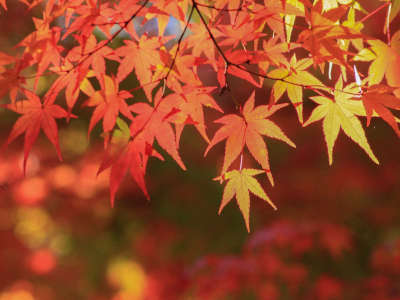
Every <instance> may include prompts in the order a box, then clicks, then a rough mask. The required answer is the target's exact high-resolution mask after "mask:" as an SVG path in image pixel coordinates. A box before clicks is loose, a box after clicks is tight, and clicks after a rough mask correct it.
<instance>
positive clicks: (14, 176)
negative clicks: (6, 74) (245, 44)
mask: <svg viewBox="0 0 400 300" xmlns="http://www.w3.org/2000/svg"><path fill="white" fill-rule="evenodd" d="M10 2H11V1H9V2H8V3H10ZM365 8H366V9H367V10H368V11H371V10H373V7H368V6H367V7H365ZM22 11H23V12H24V15H23V17H21V15H22V14H21V12H22ZM35 13H36V11H35V10H32V11H30V12H26V10H25V6H23V5H21V4H18V3H15V5H13V4H11V5H9V11H8V12H7V15H4V14H3V12H2V15H0V28H2V29H1V37H0V46H1V48H2V50H4V49H11V48H12V46H13V45H14V44H15V43H17V42H18V41H19V40H20V38H21V37H22V36H24V35H26V34H27V33H29V31H30V30H31V28H32V23H31V17H32V15H35ZM384 17H385V16H384V12H382V14H377V15H376V24H383V19H384ZM11 19H12V20H13V22H10V20H11ZM376 24H375V23H374V22H370V23H368V26H370V29H369V30H370V31H371V34H372V35H374V34H377V35H379V34H378V33H376V30H377V29H376V27H377V26H376ZM379 26H381V25H379ZM207 72H208V70H207V69H205V70H203V75H202V76H203V77H204V76H211V77H210V78H208V79H207V80H210V81H215V80H216V78H215V74H211V73H210V74H209V73H207ZM207 74H209V75H207ZM212 76H214V77H212ZM130 80H131V82H128V83H126V84H135V81H134V79H130ZM232 80H235V79H232ZM41 84H42V86H43V89H45V88H46V82H42V83H41ZM232 87H233V90H232V92H231V93H234V94H235V97H237V98H238V99H241V100H242V101H244V100H245V99H247V97H248V96H249V94H250V93H251V89H250V87H249V86H246V85H243V81H241V80H238V81H237V82H236V83H235V82H233V83H232ZM235 87H236V89H235ZM216 94H217V93H216ZM256 95H257V103H263V101H265V100H264V99H266V97H267V95H268V91H267V90H266V89H264V90H258V91H257V94H256ZM216 97H217V99H218V101H220V102H223V101H225V100H226V99H228V100H229V97H230V95H229V93H228V95H226V94H224V95H223V96H221V98H218V97H219V96H218V95H216ZM224 97H225V98H224ZM311 109H312V106H309V107H308V106H306V107H305V116H308V114H309V112H310V110H311ZM82 111H83V113H84V115H83V116H82V117H81V115H80V118H79V119H74V120H71V122H70V123H69V124H66V122H65V121H62V122H58V124H59V128H60V144H61V150H62V153H63V157H64V161H63V162H62V163H60V162H59V161H58V160H57V157H56V154H55V151H54V149H53V146H52V145H51V144H50V143H49V141H48V140H46V139H44V138H43V135H42V136H41V138H40V139H39V140H38V142H36V144H35V145H34V147H33V150H32V152H31V155H30V158H29V161H28V166H27V170H28V171H27V175H26V176H25V177H23V176H22V170H21V166H22V159H23V152H22V151H23V139H22V138H20V139H18V141H17V142H15V143H13V144H12V145H10V147H8V149H7V150H3V151H2V152H1V154H0V200H1V201H0V245H1V247H0V300H52V299H57V300H69V299H76V300H81V299H82V300H83V299H85V300H86V299H88V300H128V299H129V300H139V299H149V300H155V299H163V300H164V299H193V300H197V299H250V300H252V299H254V300H256V299H261V300H294V299H296V300H301V299H305V300H334V299H362V300H399V299H400V209H399V199H400V185H399V182H400V181H399V180H400V174H399V170H400V168H399V167H400V161H399V159H398V149H399V139H398V138H397V137H396V136H395V134H394V133H393V131H392V130H391V129H390V128H389V126H387V125H386V124H385V123H384V122H382V121H380V120H373V121H372V123H371V125H370V127H369V128H368V130H367V136H368V140H369V142H370V143H371V146H372V149H374V152H375V153H376V155H377V156H378V158H379V160H380V163H381V164H380V165H379V166H376V165H375V164H373V163H372V162H371V161H370V159H369V158H368V157H367V155H366V154H365V153H364V152H363V151H362V150H361V149H360V148H359V147H358V146H357V145H355V144H354V143H353V142H352V141H350V140H349V139H348V138H347V137H345V136H344V134H343V133H340V134H339V138H338V141H337V143H336V145H335V149H334V164H333V166H332V167H329V166H328V159H327V153H326V145H325V142H324V139H323V136H322V130H321V124H315V125H312V126H309V127H306V128H302V127H301V125H299V124H298V122H297V119H296V117H295V112H294V110H293V108H292V107H287V108H285V109H283V110H282V111H279V112H278V113H277V114H276V116H274V118H273V120H274V121H276V123H277V124H280V127H281V128H282V129H283V130H284V131H285V132H286V134H287V135H288V136H289V137H290V138H291V139H292V140H293V141H294V142H295V143H296V145H297V149H295V150H294V149H291V148H290V147H287V146H286V145H284V144H283V143H280V142H277V141H274V140H271V139H268V140H267V144H268V147H269V151H270V160H271V167H272V172H273V174H274V178H275V182H276V185H275V187H273V188H272V187H271V186H270V185H269V184H268V183H267V179H266V178H261V177H260V178H258V179H259V180H260V182H262V184H263V186H264V187H265V188H266V190H267V193H268V195H269V196H270V197H271V199H272V200H273V201H274V202H275V203H276V204H277V206H278V211H273V210H272V209H271V208H270V207H269V206H268V205H266V204H265V203H264V202H263V201H262V200H260V199H257V198H256V197H254V198H252V201H251V216H250V224H251V229H252V232H251V233H250V234H248V233H247V231H246V228H245V225H244V222H243V219H242V216H241V214H240V211H239V209H238V207H237V205H236V203H235V201H232V203H230V204H229V205H228V206H227V207H226V208H225V209H224V211H223V212H222V214H221V215H220V216H218V215H217V211H218V207H219V202H220V200H221V198H222V190H223V186H221V185H219V183H218V182H215V181H213V180H212V178H214V177H216V176H217V174H218V173H219V170H220V168H221V164H222V159H223V151H224V148H223V143H221V144H220V145H218V146H217V147H216V148H215V149H214V150H212V151H211V152H210V154H209V155H208V156H207V158H205V159H204V158H203V153H204V150H205V148H206V144H205V143H204V142H203V141H202V139H201V138H200V136H199V135H198V133H197V131H195V129H193V128H188V129H185V131H184V133H183V136H182V140H181V148H180V153H181V155H182V158H183V160H184V162H185V164H186V166H187V168H188V171H186V172H184V171H182V170H181V169H179V167H178V166H177V165H176V164H175V163H173V162H172V161H171V160H170V159H169V158H168V157H166V162H160V161H158V160H151V161H150V163H149V169H148V172H147V176H146V179H147V184H148V190H149V192H150V195H151V201H150V202H149V201H147V200H146V198H145V197H144V195H143V194H142V193H141V191H140V190H139V189H138V187H137V186H136V184H135V183H134V182H133V181H132V180H131V179H130V178H128V177H127V178H126V179H125V181H124V183H123V185H122V186H121V188H120V190H119V192H118V194H117V199H116V203H115V207H114V208H111V206H110V202H109V192H108V173H107V171H106V172H104V173H102V174H101V175H99V176H96V173H97V169H98V166H99V164H100V162H101V160H102V158H103V157H102V155H103V147H102V142H101V140H100V138H99V137H98V136H99V132H100V129H101V128H100V126H98V127H97V131H96V130H95V131H94V133H92V135H91V138H90V140H88V139H87V128H88V116H90V114H89V112H90V109H88V108H84V109H82ZM85 113H86V114H87V115H86V117H85ZM206 114H208V115H209V116H210V120H212V119H215V118H216V117H218V116H217V115H213V113H212V112H211V111H207V112H206ZM1 116H2V117H1V118H0V126H1V127H0V128H1V132H0V138H1V141H5V140H6V139H7V135H8V133H9V132H10V130H11V128H12V124H13V123H14V122H15V120H16V118H17V117H18V116H17V115H16V114H14V113H12V112H8V111H7V112H6V111H4V110H2V111H1ZM214 129H215V128H214V127H213V126H210V131H209V132H210V135H211V134H212V133H213V132H214V131H213V130H214ZM245 159H246V158H245Z"/></svg>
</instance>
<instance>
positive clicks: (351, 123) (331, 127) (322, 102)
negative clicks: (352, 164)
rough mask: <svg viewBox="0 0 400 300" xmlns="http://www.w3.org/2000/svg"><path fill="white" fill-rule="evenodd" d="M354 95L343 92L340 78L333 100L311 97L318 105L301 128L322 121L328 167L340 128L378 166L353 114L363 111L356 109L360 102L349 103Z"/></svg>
mask: <svg viewBox="0 0 400 300" xmlns="http://www.w3.org/2000/svg"><path fill="white" fill-rule="evenodd" d="M354 94H355V93H348V92H346V91H343V81H342V77H339V79H338V81H337V82H336V85H335V93H334V99H332V98H328V97H325V96H314V97H311V99H312V100H313V101H314V102H315V103H317V104H319V105H318V106H317V107H316V108H315V109H314V110H313V111H312V113H311V116H310V117H309V119H308V120H307V121H306V122H305V123H304V124H303V126H308V125H309V124H311V123H313V122H316V121H319V120H321V119H323V121H322V129H323V133H324V136H325V141H326V145H327V149H328V157H329V164H330V165H331V164H332V162H333V146H334V145H335V141H336V139H337V137H338V134H339V131H340V128H342V129H343V131H344V133H345V134H346V135H347V136H348V137H349V138H351V139H352V140H353V141H354V142H355V143H356V144H358V145H359V146H360V147H361V148H362V149H363V150H364V151H365V152H366V153H367V154H368V156H369V157H370V158H371V160H372V161H373V162H375V163H376V164H379V161H378V159H377V158H376V156H375V154H374V153H373V152H372V149H371V147H370V145H369V144H368V141H367V138H366V136H365V132H364V129H363V127H362V125H361V122H360V120H359V119H358V118H357V116H356V115H357V113H355V111H357V112H359V114H362V113H363V112H364V113H365V111H361V110H360V108H359V107H357V105H358V104H360V102H358V103H357V101H349V99H351V98H352V97H353V96H354ZM352 102H353V103H352Z"/></svg>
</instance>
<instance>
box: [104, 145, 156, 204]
mask: <svg viewBox="0 0 400 300" xmlns="http://www.w3.org/2000/svg"><path fill="white" fill-rule="evenodd" d="M139 146H140V145H138V140H137V139H134V140H132V141H130V142H128V144H127V146H126V147H125V148H124V149H123V150H122V151H117V152H115V153H114V155H111V156H110V155H109V154H107V155H106V156H105V158H104V160H103V162H102V163H101V165H100V168H99V170H98V172H97V173H98V174H100V173H101V172H103V171H104V170H106V169H108V168H111V172H110V198H111V199H110V201H111V206H114V202H115V194H116V193H117V190H118V188H119V186H120V185H121V182H122V180H123V179H124V177H125V175H126V173H127V172H128V171H129V172H130V174H131V176H132V178H133V179H134V180H135V182H136V183H137V184H138V186H139V188H140V189H141V190H142V192H143V193H144V195H145V196H146V198H147V199H148V200H150V196H149V193H148V191H147V188H146V182H145V178H144V176H145V172H146V166H145V165H144V163H143V159H142V157H143V156H142V154H143V153H141V151H140V147H139Z"/></svg>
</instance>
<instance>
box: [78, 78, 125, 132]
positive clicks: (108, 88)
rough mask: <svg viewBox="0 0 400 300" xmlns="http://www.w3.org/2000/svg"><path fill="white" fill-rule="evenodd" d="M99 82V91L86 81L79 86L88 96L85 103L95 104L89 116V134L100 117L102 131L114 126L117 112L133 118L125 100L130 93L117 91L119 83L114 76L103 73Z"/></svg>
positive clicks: (109, 129) (107, 130) (88, 104)
mask: <svg viewBox="0 0 400 300" xmlns="http://www.w3.org/2000/svg"><path fill="white" fill-rule="evenodd" d="M86 81H87V79H86ZM87 82H88V81H87ZM100 83H101V85H102V87H103V88H102V89H101V90H100V91H94V89H93V88H92V87H91V85H90V83H87V84H86V85H85V88H83V87H81V89H82V91H83V92H85V93H86V94H87V95H88V96H89V97H90V98H89V99H88V100H87V103H86V105H87V106H96V108H95V110H94V111H93V114H92V117H91V118H90V124H89V130H88V134H90V132H91V131H92V129H93V127H94V126H95V125H96V124H97V122H99V121H100V120H101V119H103V130H104V132H109V131H111V130H112V129H113V128H114V125H115V122H116V119H117V117H118V115H119V112H121V113H122V114H123V115H124V116H125V117H127V118H128V119H131V120H132V119H133V116H132V114H131V112H130V110H129V107H128V104H127V103H126V101H125V99H127V98H130V97H132V95H131V94H130V93H129V92H128V91H119V84H118V80H117V79H116V78H111V77H109V76H107V75H104V77H103V80H102V81H100Z"/></svg>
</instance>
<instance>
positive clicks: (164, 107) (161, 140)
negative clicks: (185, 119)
mask: <svg viewBox="0 0 400 300" xmlns="http://www.w3.org/2000/svg"><path fill="white" fill-rule="evenodd" d="M163 99H164V98H162V90H161V89H160V90H159V91H157V93H156V95H155V97H154V106H151V105H149V104H147V103H144V102H139V103H134V104H132V105H131V106H130V107H129V109H130V110H131V111H132V112H134V113H136V114H137V116H135V118H134V119H133V121H132V124H131V126H130V130H131V136H133V137H135V138H141V139H143V144H146V145H150V146H151V145H153V143H154V139H156V140H157V142H158V144H159V145H160V146H161V148H163V149H164V150H165V151H166V152H167V153H168V154H169V155H171V157H172V158H173V159H174V160H175V161H176V162H177V163H178V165H179V166H180V167H181V168H182V169H183V170H186V167H185V165H184V163H183V161H182V159H181V157H180V155H179V153H178V144H177V142H176V137H175V133H174V130H173V129H172V126H171V123H170V122H169V120H168V117H169V116H170V115H171V112H174V110H176V108H174V107H171V106H170V105H168V104H166V103H165V102H164V101H163Z"/></svg>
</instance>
